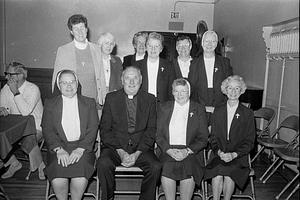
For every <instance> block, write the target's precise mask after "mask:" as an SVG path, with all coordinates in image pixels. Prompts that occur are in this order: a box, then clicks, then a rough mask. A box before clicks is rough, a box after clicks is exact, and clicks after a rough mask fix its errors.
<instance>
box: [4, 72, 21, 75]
mask: <svg viewBox="0 0 300 200" xmlns="http://www.w3.org/2000/svg"><path fill="white" fill-rule="evenodd" d="M19 74H21V73H10V72H4V75H5V76H13V75H19Z"/></svg>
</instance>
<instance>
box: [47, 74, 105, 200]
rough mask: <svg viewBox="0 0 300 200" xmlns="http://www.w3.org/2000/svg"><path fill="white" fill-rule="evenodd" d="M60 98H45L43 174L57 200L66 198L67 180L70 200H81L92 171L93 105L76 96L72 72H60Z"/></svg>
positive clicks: (94, 133) (95, 123)
mask: <svg viewBox="0 0 300 200" xmlns="http://www.w3.org/2000/svg"><path fill="white" fill-rule="evenodd" d="M56 81H57V85H58V88H59V90H60V92H61V95H59V96H56V97H54V98H52V99H47V100H46V103H45V107H44V113H43V117H42V129H43V134H44V138H45V142H46V144H47V148H48V152H47V166H46V169H45V174H46V175H47V178H48V179H49V181H50V182H51V184H52V186H53V189H54V193H55V195H56V198H57V199H59V200H67V199H68V191H69V180H70V192H71V197H72V200H80V199H81V198H82V195H83V193H84V191H85V189H86V186H87V183H88V179H89V178H90V177H91V176H92V174H93V172H94V164H95V153H94V152H93V146H94V143H95V140H96V134H97V129H98V123H99V118H98V114H97V109H96V102H95V100H94V99H92V98H88V97H84V96H81V95H79V94H77V87H78V79H77V76H76V74H75V72H73V71H71V70H63V71H61V72H59V73H58V75H57V79H56Z"/></svg>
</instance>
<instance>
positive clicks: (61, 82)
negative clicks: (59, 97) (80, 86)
mask: <svg viewBox="0 0 300 200" xmlns="http://www.w3.org/2000/svg"><path fill="white" fill-rule="evenodd" d="M75 83H76V80H72V81H60V82H59V84H61V85H64V86H66V85H73V84H75Z"/></svg>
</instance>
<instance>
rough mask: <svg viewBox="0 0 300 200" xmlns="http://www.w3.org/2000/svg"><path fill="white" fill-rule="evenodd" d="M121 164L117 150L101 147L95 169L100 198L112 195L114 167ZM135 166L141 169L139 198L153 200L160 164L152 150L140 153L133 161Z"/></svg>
mask: <svg viewBox="0 0 300 200" xmlns="http://www.w3.org/2000/svg"><path fill="white" fill-rule="evenodd" d="M119 165H121V159H120V156H119V155H118V153H117V151H115V150H112V149H109V148H104V149H101V155H100V158H99V159H98V161H97V170H98V176H99V180H100V188H101V191H102V195H101V196H102V197H101V200H109V199H111V198H112V197H113V196H114V189H115V168H116V166H119ZM134 166H136V167H140V168H141V169H142V170H143V175H144V178H143V181H142V186H141V195H140V198H139V199H140V200H155V192H156V186H157V183H158V181H159V180H160V175H161V168H162V165H161V163H160V162H159V160H158V158H157V157H156V156H155V154H154V152H153V151H147V152H143V153H141V155H140V156H139V157H138V159H137V160H136V162H135V165H134Z"/></svg>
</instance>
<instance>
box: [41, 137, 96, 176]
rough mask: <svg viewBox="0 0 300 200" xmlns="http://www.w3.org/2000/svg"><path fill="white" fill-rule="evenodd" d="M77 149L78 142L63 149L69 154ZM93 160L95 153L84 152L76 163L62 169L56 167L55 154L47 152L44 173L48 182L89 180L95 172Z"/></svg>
mask: <svg viewBox="0 0 300 200" xmlns="http://www.w3.org/2000/svg"><path fill="white" fill-rule="evenodd" d="M77 147H78V142H77V141H75V142H69V143H68V144H67V145H66V146H65V147H64V149H65V150H66V151H67V152H68V153H69V154H70V153H71V152H72V151H73V150H74V149H76V148H77ZM95 160H96V156H95V153H94V152H89V151H87V150H85V151H84V152H83V155H82V156H81V158H80V159H79V161H78V162H77V163H74V164H72V165H69V166H67V167H63V166H62V165H58V162H57V156H56V153H55V152H53V151H50V150H48V153H47V165H46V168H45V170H44V171H45V174H46V176H47V178H48V180H49V181H52V180H53V179H54V178H76V177H85V178H86V179H89V178H90V177H91V176H92V175H93V173H94V171H95V167H94V166H95Z"/></svg>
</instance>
